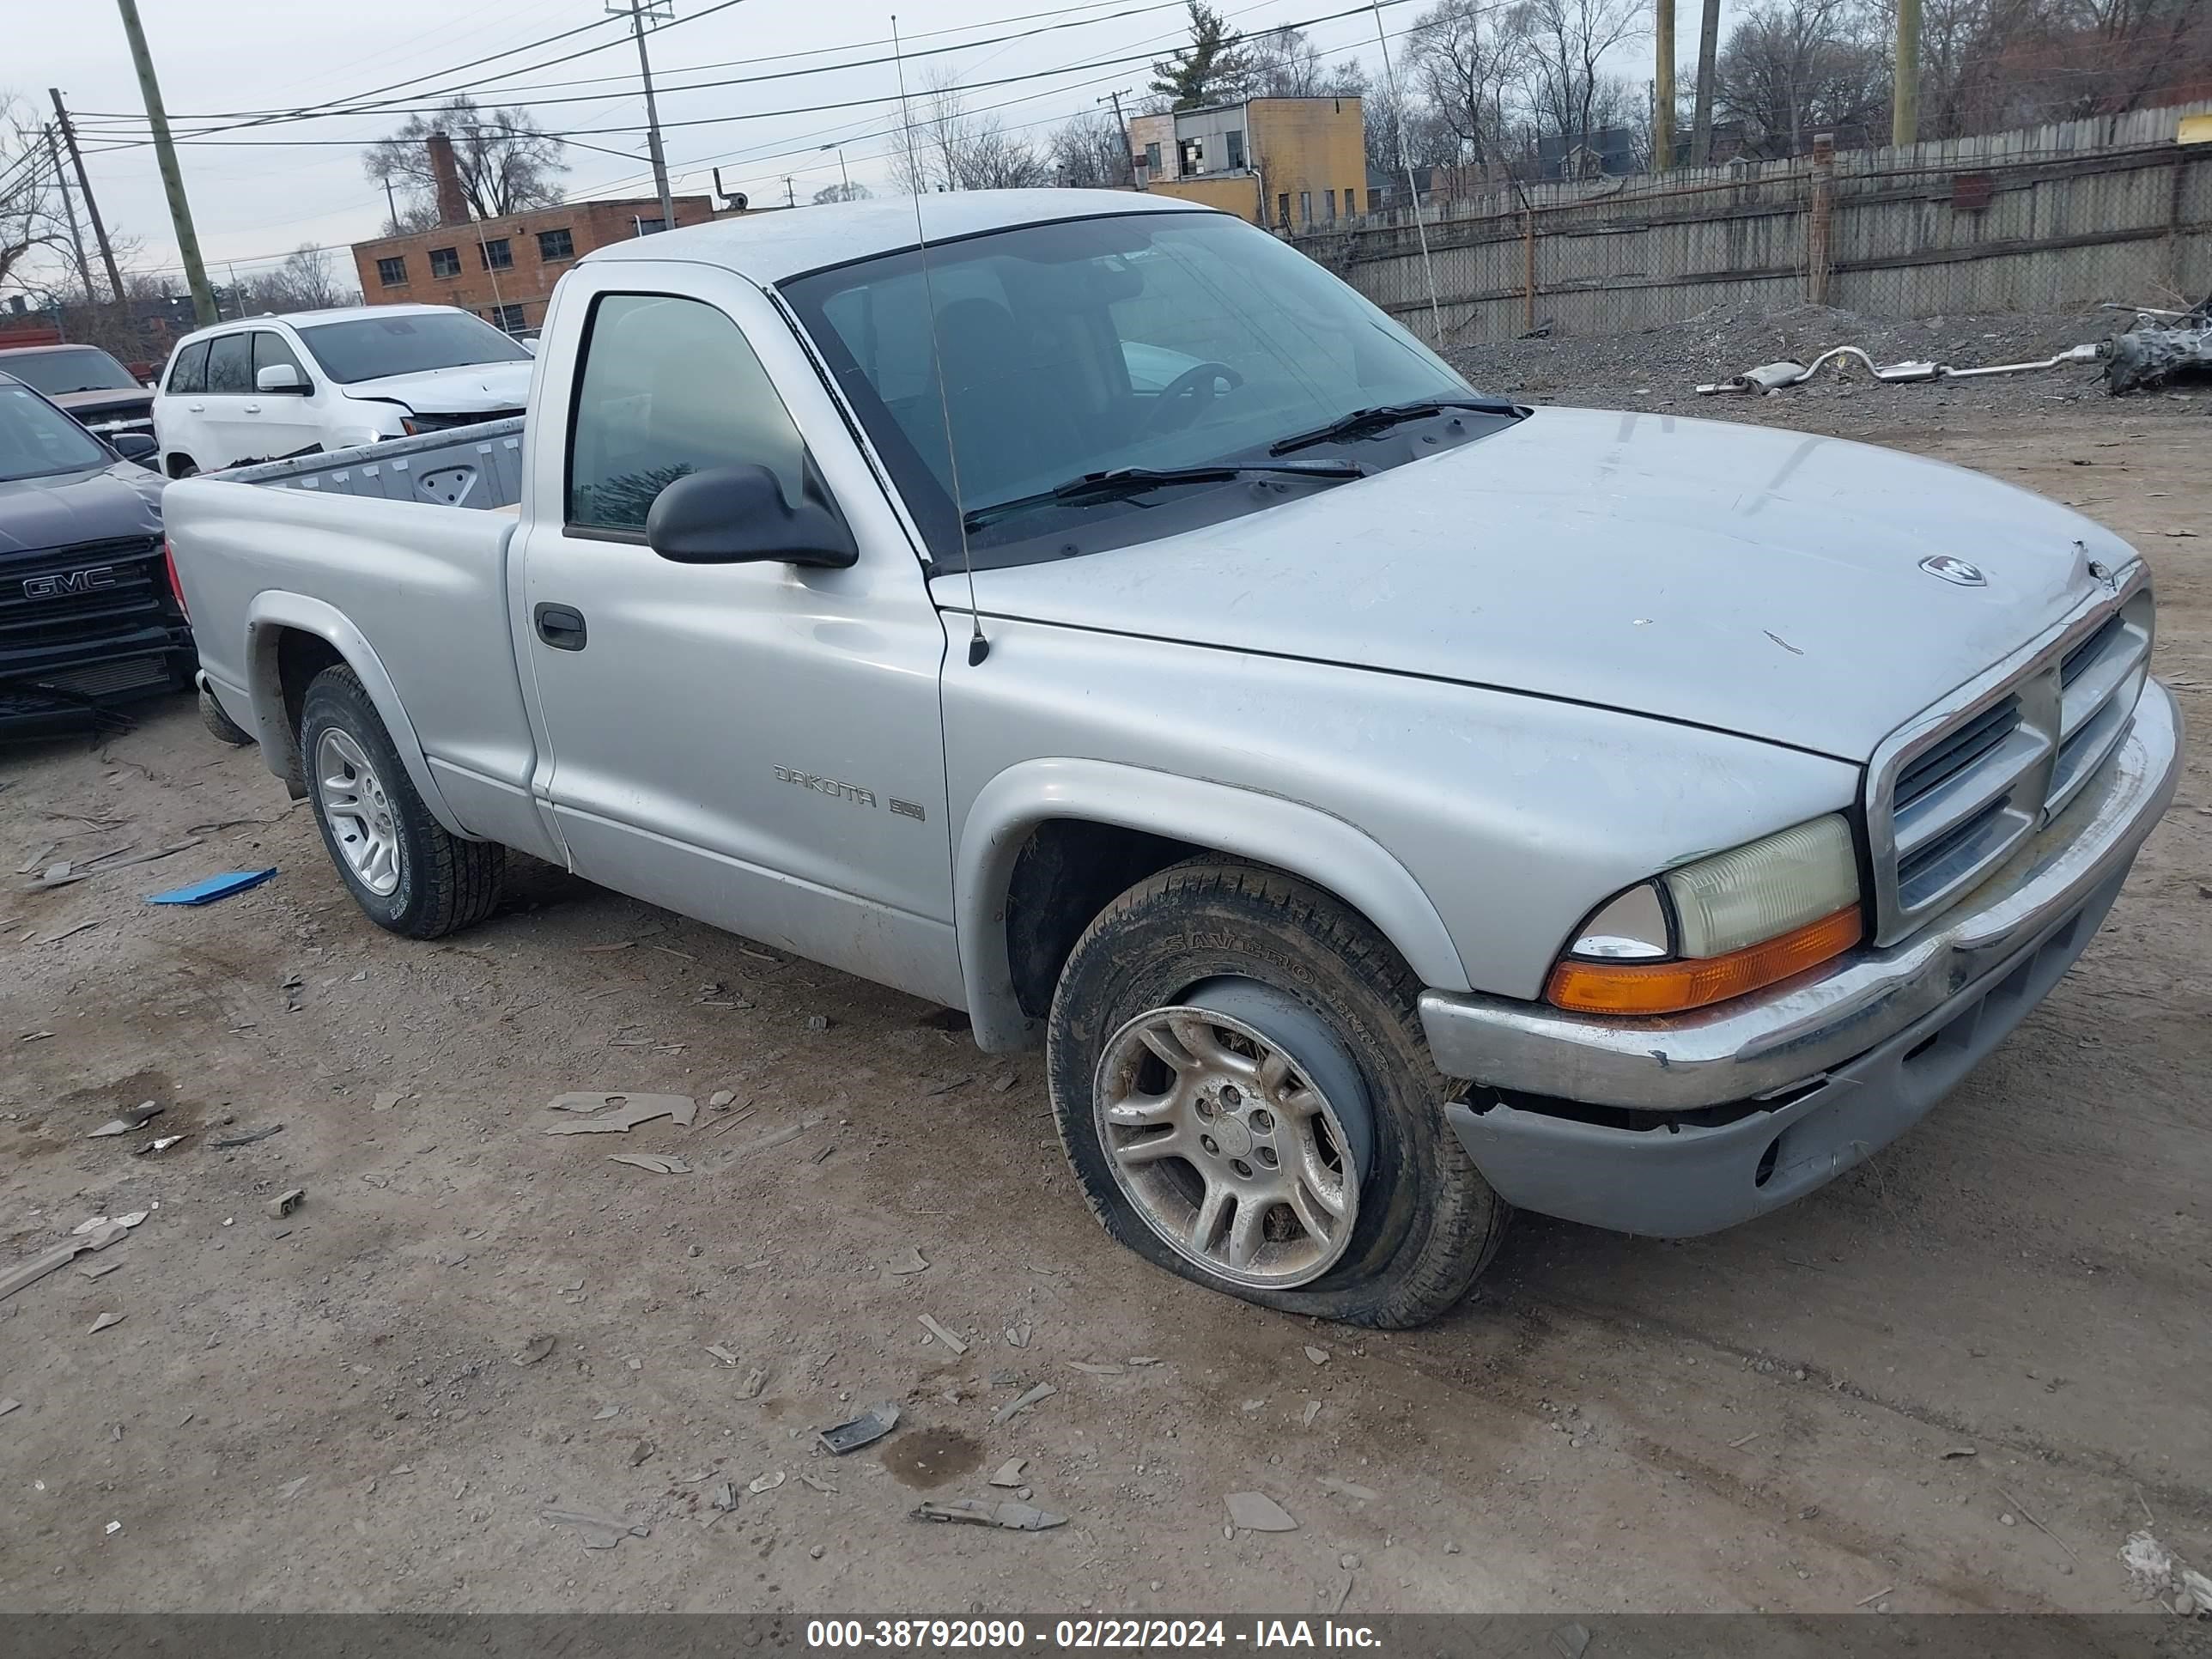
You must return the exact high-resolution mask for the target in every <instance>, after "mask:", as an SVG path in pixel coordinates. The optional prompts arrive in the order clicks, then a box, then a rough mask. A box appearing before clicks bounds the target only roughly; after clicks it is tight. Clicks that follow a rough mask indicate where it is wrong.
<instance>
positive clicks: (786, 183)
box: [783, 173, 799, 207]
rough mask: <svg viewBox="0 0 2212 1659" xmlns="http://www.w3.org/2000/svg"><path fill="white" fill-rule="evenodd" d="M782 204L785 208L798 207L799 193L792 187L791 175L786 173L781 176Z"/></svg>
mask: <svg viewBox="0 0 2212 1659" xmlns="http://www.w3.org/2000/svg"><path fill="white" fill-rule="evenodd" d="M783 204H784V206H786V207H797V206H798V205H799V192H798V191H796V190H794V189H793V187H792V183H791V175H790V174H789V173H785V174H784V175H783Z"/></svg>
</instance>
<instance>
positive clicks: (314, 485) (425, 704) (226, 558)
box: [162, 418, 555, 854]
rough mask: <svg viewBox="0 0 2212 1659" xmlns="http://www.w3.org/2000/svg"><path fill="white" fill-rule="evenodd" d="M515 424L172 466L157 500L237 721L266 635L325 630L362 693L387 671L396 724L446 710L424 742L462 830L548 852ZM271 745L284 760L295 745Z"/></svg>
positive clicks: (264, 679) (266, 662)
mask: <svg viewBox="0 0 2212 1659" xmlns="http://www.w3.org/2000/svg"><path fill="white" fill-rule="evenodd" d="M522 425H523V422H522V421H521V420H520V419H519V418H517V419H509V420H505V421H497V422H487V423H485V424H483V425H481V426H474V427H466V428H455V429H453V430H452V431H448V432H437V433H426V434H424V435H422V436H420V437H416V438H400V439H396V440H393V441H390V442H387V443H380V444H371V445H366V446H363V447H360V448H357V449H349V450H341V451H334V452H332V453H328V454H318V455H303V456H299V457H296V458H295V459H291V460H285V461H270V462H264V463H262V464H261V465H255V466H243V467H237V468H234V469H233V470H231V471H227V472H211V473H207V474H204V475H203V476H201V477H195V478H185V479H180V480H179V481H178V482H177V483H173V484H171V485H170V486H169V488H168V490H167V494H166V495H165V496H164V497H163V501H162V507H163V511H164V514H165V516H166V518H167V526H168V535H169V539H170V543H171V544H172V546H173V550H174V552H175V557H176V566H177V574H178V576H179V580H180V581H181V582H182V584H183V587H184V591H185V599H186V601H187V602H188V603H189V605H191V613H192V619H193V623H194V627H195V631H196V633H197V640H198V645H199V656H200V665H201V667H202V668H203V669H204V670H205V671H206V672H207V675H208V678H209V679H210V683H211V684H213V685H214V687H215V689H216V694H217V696H219V697H220V698H221V699H222V702H223V704H224V707H225V708H227V709H230V710H232V711H233V712H232V718H233V719H234V720H238V719H240V717H241V716H242V715H244V714H246V710H247V707H248V703H249V697H248V691H249V689H252V688H257V687H258V688H261V689H262V690H264V693H265V690H266V688H267V686H268V685H269V684H270V675H271V674H272V673H273V672H274V671H275V667H276V657H275V656H274V655H273V654H272V653H271V651H270V649H266V648H264V646H263V644H262V643H260V642H263V641H274V640H275V639H276V637H277V636H278V635H281V634H282V633H283V631H285V630H290V631H294V632H304V633H307V634H310V635H317V636H319V637H320V638H322V639H323V640H325V641H328V642H329V643H330V644H331V645H333V646H335V647H337V648H338V649H339V651H340V652H341V653H342V654H344V655H345V656H346V657H347V658H348V659H349V661H352V662H353V663H354V665H355V667H356V671H358V672H360V673H361V675H362V680H363V683H364V684H368V687H369V689H370V693H371V695H372V696H378V695H379V687H380V684H386V685H388V687H389V691H388V693H387V694H386V696H387V697H388V701H389V707H385V706H384V703H383V702H382V701H380V709H381V711H382V712H383V713H384V714H385V716H386V722H387V724H389V725H391V726H392V727H393V729H394V730H395V732H398V731H400V730H401V729H402V728H403V727H404V725H405V724H406V714H405V711H406V710H408V709H410V708H428V709H435V710H438V711H439V718H438V719H437V720H435V721H433V722H431V723H430V724H429V726H428V728H427V729H426V730H425V731H424V732H422V754H423V757H424V760H425V763H426V764H427V766H428V770H429V773H430V775H431V776H432V778H433V779H434V780H435V786H436V787H437V788H438V789H439V790H440V791H441V792H442V793H443V795H444V798H445V800H446V802H447V805H449V806H450V807H451V808H452V810H453V815H454V817H455V818H456V819H457V820H458V821H459V823H461V824H462V826H463V827H465V829H469V830H471V832H473V833H477V834H480V835H484V836H492V837H494V838H495V839H498V840H501V841H504V842H507V843H508V844H509V845H510V846H516V847H521V848H526V849H527V850H530V851H532V852H541V853H543V854H552V853H554V851H555V849H554V848H552V847H551V846H550V843H548V842H546V841H545V838H544V829H543V827H542V825H540V824H539V823H538V819H537V816H536V813H535V811H534V810H533V809H532V806H531V805H530V778H531V770H532V765H533V763H534V761H535V758H536V749H535V745H534V744H533V742H532V736H531V731H530V723H529V719H528V716H527V714H526V711H525V709H524V707H523V702H522V690H521V684H520V676H519V670H518V667H517V665H516V660H515V654H514V642H513V635H512V631H511V623H510V618H509V615H508V599H507V544H508V542H509V541H510V539H511V538H513V536H514V534H515V532H516V529H517V524H516V519H515V514H514V510H513V509H514V508H515V507H516V505H517V504H518V503H519V502H520V500H521V496H522V476H521V454H522V451H521V441H522ZM240 486H251V487H247V488H241V487H240ZM241 723H243V722H242V721H241ZM263 729H264V732H265V731H266V728H265V727H264V728H263ZM264 753H266V754H267V757H268V758H269V760H270V764H271V765H272V767H274V768H276V769H278V770H279V771H283V770H284V769H287V766H288V763H289V750H285V749H283V748H282V747H280V748H279V749H277V750H276V751H275V752H269V751H268V750H265V749H264Z"/></svg>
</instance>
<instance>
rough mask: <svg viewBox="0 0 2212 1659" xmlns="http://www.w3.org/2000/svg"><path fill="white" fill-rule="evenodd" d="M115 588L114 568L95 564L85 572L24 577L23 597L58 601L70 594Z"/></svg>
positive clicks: (110, 565) (74, 571)
mask: <svg viewBox="0 0 2212 1659" xmlns="http://www.w3.org/2000/svg"><path fill="white" fill-rule="evenodd" d="M112 586H115V567H114V566H113V565H112V564H96V565H94V566H92V567H91V568H89V569H87V570H72V571H70V572H69V573H68V574H65V575H59V576H26V577H25V578H24V579H23V597H24V598H25V599H64V598H66V597H68V596H69V595H70V594H71V593H91V592H97V591H98V590H100V588H103V587H112Z"/></svg>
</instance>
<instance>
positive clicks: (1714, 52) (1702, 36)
mask: <svg viewBox="0 0 2212 1659" xmlns="http://www.w3.org/2000/svg"><path fill="white" fill-rule="evenodd" d="M1720 55H1721V0H1705V15H1704V16H1703V17H1702V18H1700V19H1699V22H1698V92H1697V109H1696V112H1695V113H1693V114H1692V116H1691V118H1690V165H1691V166H1692V167H1711V165H1712V164H1713V71H1714V69H1715V67H1716V66H1717V64H1718V63H1719V61H1720Z"/></svg>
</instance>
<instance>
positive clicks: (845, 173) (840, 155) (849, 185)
mask: <svg viewBox="0 0 2212 1659" xmlns="http://www.w3.org/2000/svg"><path fill="white" fill-rule="evenodd" d="M822 148H823V149H834V150H836V152H837V176H838V177H839V178H841V179H843V180H844V181H845V199H846V200H847V201H848V202H849V201H851V200H852V199H853V174H852V170H851V169H850V168H848V167H846V165H845V147H844V145H842V144H824V145H823V146H822Z"/></svg>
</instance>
